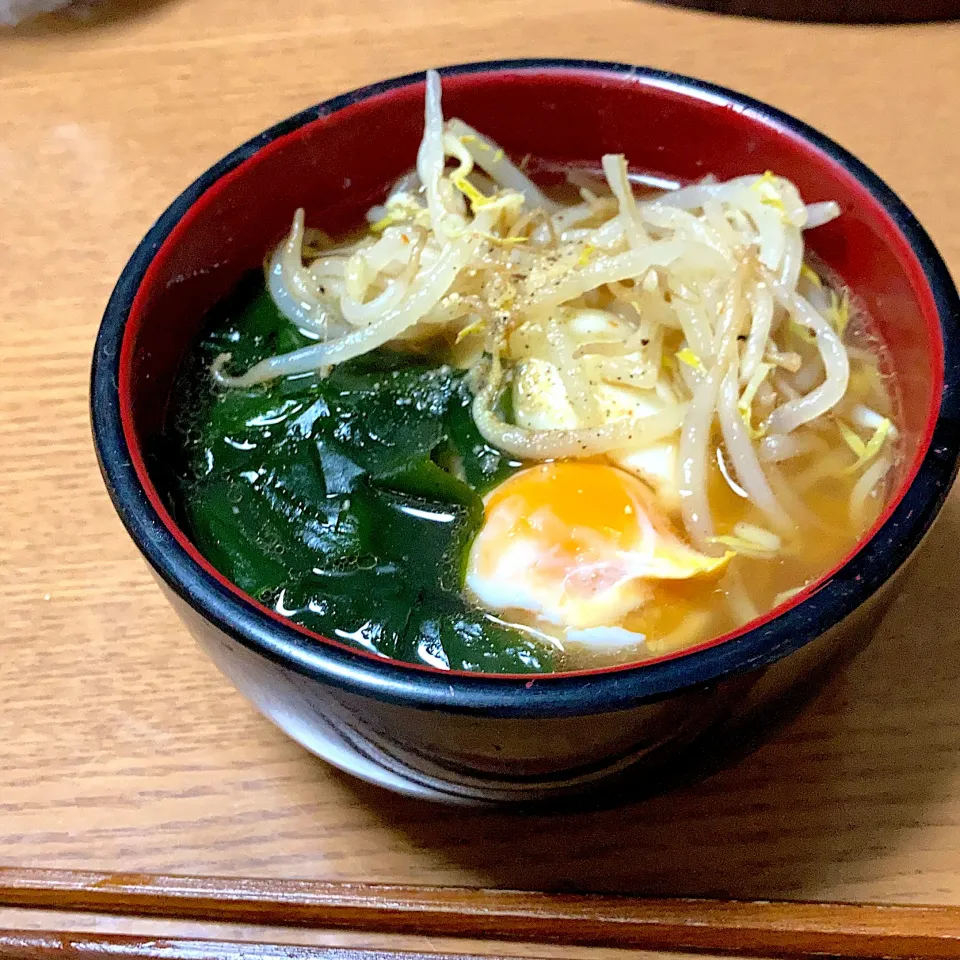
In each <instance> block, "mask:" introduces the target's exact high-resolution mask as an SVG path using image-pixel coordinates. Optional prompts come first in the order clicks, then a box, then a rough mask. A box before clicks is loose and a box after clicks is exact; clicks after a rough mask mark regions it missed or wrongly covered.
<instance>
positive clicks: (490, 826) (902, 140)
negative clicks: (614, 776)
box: [0, 0, 960, 956]
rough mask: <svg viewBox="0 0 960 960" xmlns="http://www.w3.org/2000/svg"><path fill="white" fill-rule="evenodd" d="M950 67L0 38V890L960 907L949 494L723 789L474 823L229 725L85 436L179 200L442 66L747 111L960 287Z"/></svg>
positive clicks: (747, 51) (603, 52) (175, 5)
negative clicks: (107, 356)
mask: <svg viewBox="0 0 960 960" xmlns="http://www.w3.org/2000/svg"><path fill="white" fill-rule="evenodd" d="M958 54H960V25H945V24H944V25H931V26H916V27H881V28H870V27H851V28H845V27H836V26H812V25H802V26H801V25H793V24H783V23H779V24H774V23H766V22H761V21H744V20H738V19H732V18H730V19H727V18H721V17H715V16H712V15H708V14H701V13H694V12H689V11H684V10H681V9H677V8H672V7H658V6H654V5H650V4H647V3H644V2H632V0H551V2H543V0H484V2H482V3H469V2H466V0H445V2H441V0H407V2H406V3H400V2H396V0H392V2H391V0H283V2H280V3H275V4H274V3H257V2H255V0H246V2H243V0H166V2H147V0H143V2H140V3H128V4H121V5H118V6H115V7H110V6H108V7H106V8H104V9H102V10H100V11H99V12H95V13H94V15H93V16H92V17H91V18H90V19H88V20H86V21H81V20H75V19H70V18H63V17H61V18H47V19H44V20H42V21H37V22H35V23H33V24H29V25H25V26H22V27H20V28H19V29H17V30H15V31H7V32H0V357H2V367H0V369H2V374H0V597H2V604H3V610H4V616H3V621H2V627H0V637H2V641H3V642H2V647H0V656H2V665H0V703H2V709H0V862H5V863H12V864H20V865H35V866H63V867H78V868H79V867H90V868H102V869H136V870H157V871H160V870H162V871H179V872H192V873H220V874H230V875H262V876H277V877H282V876H299V877H307V878H327V879H363V880H388V881H400V882H413V883H464V884H484V885H491V886H509V887H523V888H542V889H570V888H580V889H591V890H598V891H629V892H637V893H645V894H656V895H707V896H709V895H716V896H738V897H783V898H804V899H807V898H812V899H847V900H851V899H852V900H880V901H901V902H907V903H911V902H933V903H949V904H958V903H960V751H958V747H960V695H958V694H960V593H958V591H957V589H956V584H957V576H958V571H960V567H958V564H957V561H956V553H957V546H956V545H957V543H958V541H960V500H958V499H957V497H956V496H955V497H954V499H953V502H952V503H951V504H950V505H949V506H948V507H947V509H946V510H945V512H944V515H943V518H942V520H941V522H940V524H939V526H938V527H937V529H936V530H935V532H934V533H933V534H932V535H931V537H930V538H929V541H928V543H927V545H926V546H925V548H924V550H923V551H922V552H921V555H920V556H919V558H918V560H917V562H916V564H915V566H914V570H913V573H912V576H911V577H910V579H909V581H908V583H907V585H906V587H905V590H904V593H903V596H902V598H901V599H900V601H899V602H898V603H897V604H896V605H895V607H894V609H893V611H892V612H891V613H890V615H889V616H888V618H887V620H886V622H885V624H884V626H883V629H882V631H881V634H880V635H879V637H878V638H877V641H876V642H875V644H874V646H873V647H872V648H871V650H870V651H869V652H868V653H867V654H866V655H865V656H864V657H862V658H861V660H860V661H859V662H858V663H857V664H856V665H855V667H854V668H853V669H852V670H850V671H849V672H848V673H847V674H845V675H844V676H842V677H838V678H837V680H836V682H835V683H834V685H833V686H832V688H831V689H829V690H828V691H827V692H826V693H825V694H824V695H823V696H822V697H821V698H820V699H819V700H818V701H817V703H816V704H815V705H814V706H813V707H812V708H811V709H810V710H808V712H807V713H806V714H805V715H804V716H803V717H801V718H800V719H799V720H798V721H797V722H795V723H794V724H793V725H792V726H791V727H790V728H789V729H788V730H787V731H786V732H785V733H783V734H782V735H780V736H779V737H777V738H776V739H775V740H774V741H772V742H770V743H769V744H768V745H767V746H765V747H763V748H762V749H761V750H760V751H758V752H757V753H756V754H754V755H753V756H752V757H750V758H749V759H748V760H746V761H744V762H743V763H741V764H740V765H739V766H738V767H737V768H736V769H731V770H728V771H726V772H724V773H721V774H719V775H717V776H714V777H713V778H712V779H710V780H708V781H706V782H704V783H702V784H700V785H699V786H696V787H693V788H690V789H686V790H683V791H681V792H679V793H674V794H672V795H670V796H667V797H663V798H660V799H654V800H650V801H647V802H643V803H638V804H636V805H634V806H629V807H626V808H621V809H618V810H612V811H606V812H600V813H597V812H593V813H581V814H577V815H572V816H568V817H564V818H546V817H522V818H521V817H516V816H508V815H499V814H490V813H470V812H464V811H463V810H449V809H444V808H440V807H435V806H428V805H424V804H422V803H418V802H414V801H411V800H404V799H400V798H397V797H394V796H391V795H387V794H385V793H382V792H380V791H379V790H377V789H375V788H372V787H368V786H364V785H362V784H359V783H356V782H354V781H352V780H350V779H348V778H347V777H345V776H343V775H340V774H338V773H336V772H335V771H333V770H331V769H329V768H327V767H326V766H325V765H324V764H323V763H321V762H320V761H317V760H315V759H313V758H311V757H310V756H309V755H307V754H306V753H305V752H304V751H302V750H301V749H300V748H299V747H297V746H296V745H294V744H293V743H292V742H289V741H287V740H286V739H285V738H284V737H283V736H282V735H281V734H280V733H279V732H277V731H276V730H274V729H273V727H271V726H270V725H269V724H268V723H267V722H266V721H265V720H263V719H261V718H260V716H259V715H257V714H256V713H254V711H253V710H252V709H251V708H250V707H249V706H248V705H247V704H246V703H245V702H244V701H243V700H241V698H240V697H239V695H238V694H236V693H235V692H234V690H233V689H232V688H231V687H230V685H229V684H228V683H227V682H226V681H225V680H223V679H222V678H221V677H220V676H219V675H218V674H217V673H216V671H215V670H214V668H213V667H212V666H211V665H210V664H209V663H208V662H207V661H206V660H205V659H204V658H203V657H202V656H201V655H200V654H199V653H198V651H197V650H196V648H195V647H194V645H193V643H192V641H191V640H190V638H189V637H188V635H187V634H186V632H185V631H184V629H183V628H182V627H181V626H180V624H179V622H178V621H177V620H176V619H175V617H174V615H173V613H172V612H171V610H170V609H169V608H168V607H167V605H166V603H165V601H164V600H163V599H162V598H161V596H160V594H159V592H158V590H157V589H156V587H155V586H154V583H153V581H152V580H151V578H150V576H149V575H148V573H147V571H146V569H145V567H144V565H143V564H142V562H141V561H140V559H139V557H138V554H137V552H136V550H135V549H134V547H133V545H132V543H131V542H130V541H129V540H128V538H127V537H126V535H125V533H124V532H123V530H122V528H121V526H120V523H119V521H118V520H117V518H116V516H115V515H114V512H113V509H112V507H111V506H110V504H109V502H108V500H107V496H106V494H105V492H104V490H103V487H102V485H101V483H100V478H99V476H98V473H97V468H96V464H95V461H94V456H93V451H92V447H91V442H90V437H89V430H88V423H87V408H86V404H87V398H86V391H87V375H88V366H89V359H90V351H91V346H92V343H93V338H94V334H95V332H96V329H97V324H98V322H99V318H100V313H101V311H102V308H103V306H104V304H105V302H106V299H107V296H108V294H109V292H110V289H111V287H112V285H113V282H114V280H115V278H116V277H117V275H118V273H119V271H120V269H121V267H122V266H123V263H124V261H125V260H126V258H127V256H128V255H129V253H130V252H131V250H132V249H133V247H134V245H135V244H136V242H137V241H138V240H139V238H140V237H141V236H142V235H143V233H144V232H145V230H146V229H147V227H148V226H149V225H150V224H151V222H152V221H153V220H154V218H155V217H156V216H157V215H158V214H159V213H160V212H161V211H162V210H163V208H164V207H165V206H166V205H167V203H168V202H169V201H170V200H171V199H172V198H173V197H174V196H175V195H176V194H177V193H178V192H179V191H180V189H181V188H182V187H184V186H185V185H186V184H187V183H188V182H189V181H191V180H192V179H193V178H194V177H195V176H196V175H197V174H199V173H200V172H201V171H202V170H204V169H205V168H206V167H207V166H208V165H210V164H211V163H213V162H214V161H215V160H216V159H217V158H218V157H220V156H221V155H222V154H224V153H225V152H226V151H228V150H229V149H230V148H231V147H233V146H234V145H236V144H237V143H239V142H240V141H242V140H244V139H246V138H247V137H249V136H250V135H252V134H253V133H255V132H256V131H258V130H260V129H261V128H263V127H265V126H266V125H268V124H269V123H271V122H273V121H274V120H276V119H278V118H280V117H283V116H286V115H288V114H290V113H293V112H295V111H297V110H299V109H301V108H303V107H304V106H306V105H308V104H311V103H313V102H316V101H319V100H322V99H324V98H326V97H328V96H330V95H332V94H334V93H337V92H339V91H343V90H346V89H349V88H352V87H354V86H357V85H359V84H363V83H366V82H369V81H372V80H375V79H378V78H382V77H385V76H390V75H395V74H400V73H404V72H407V71H410V70H415V69H420V68H423V67H426V66H430V65H434V64H441V63H446V62H457V61H465V60H474V59H485V58H494V57H512V56H548V55H558V56H570V57H594V58H607V59H615V60H625V61H633V62H637V63H645V64H650V65H652V66H657V67H662V68H666V69H670V70H676V71H680V72H684V73H690V74H694V75H697V76H701V77H703V78H706V79H709V80H712V81H715V82H718V83H721V84H725V85H727V86H730V87H733V88H735V89H739V90H742V91H745V92H747V93H750V94H752V95H753V96H756V97H759V98H761V99H763V100H766V101H769V102H771V103H773V104H775V105H776V106H778V107H781V108H783V109H785V110H787V111H789V112H791V113H794V114H796V115H798V116H800V117H802V118H803V119H804V120H806V121H808V122H810V123H812V124H814V125H815V126H817V127H819V128H821V129H823V130H825V131H826V132H827V133H828V134H830V135H831V136H833V137H835V138H836V139H838V140H839V141H840V142H841V143H843V144H844V145H846V146H847V147H849V148H850V149H852V150H853V151H854V152H855V153H857V154H858V155H859V156H860V157H862V158H863V159H864V160H865V161H866V162H867V163H868V164H870V165H871V166H872V167H873V168H874V169H875V170H876V171H877V172H878V173H879V174H880V175H881V176H882V177H884V178H885V179H886V180H887V181H888V182H889V183H890V184H891V185H892V186H893V187H894V189H896V190H897V191H898V192H899V193H900V195H901V196H902V197H903V198H904V199H905V200H906V202H907V203H908V204H909V205H910V206H911V207H912V208H913V209H914V210H915V212H916V213H917V215H918V216H919V217H920V219H921V220H922V221H923V222H924V224H925V225H926V226H927V228H928V229H929V231H930V232H931V234H932V235H933V237H934V239H935V241H936V242H937V243H938V244H939V246H940V248H941V250H942V251H943V253H944V255H945V257H946V259H947V261H948V263H949V264H950V265H951V267H952V268H953V270H954V272H957V271H958V270H960V228H958V227H957V225H956V224H957V222H958V221H957V217H958V213H957V211H958V210H960V175H958V173H957V171H958V169H960V132H958V121H957V117H958V116H960V58H958ZM0 921H2V925H7V926H10V925H14V924H16V925H24V924H30V923H36V924H42V923H43V920H42V918H40V919H37V918H31V916H29V915H24V916H20V915H17V916H14V915H13V914H12V913H8V914H3V913H0ZM90 922H91V921H89V920H87V921H86V923H88V924H89V923H90ZM158 929H159V928H158ZM566 955H568V956H569V955H570V954H569V952H567V954H566Z"/></svg>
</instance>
